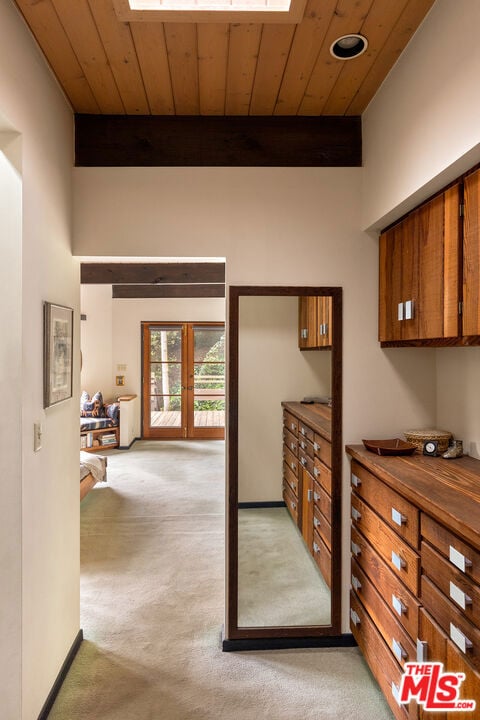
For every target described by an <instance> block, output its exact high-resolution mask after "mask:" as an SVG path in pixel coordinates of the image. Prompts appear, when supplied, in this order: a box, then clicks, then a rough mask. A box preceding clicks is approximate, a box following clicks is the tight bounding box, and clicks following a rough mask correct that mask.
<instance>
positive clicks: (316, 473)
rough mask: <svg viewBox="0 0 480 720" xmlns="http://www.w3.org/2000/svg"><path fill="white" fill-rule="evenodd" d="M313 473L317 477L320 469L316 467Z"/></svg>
mask: <svg viewBox="0 0 480 720" xmlns="http://www.w3.org/2000/svg"><path fill="white" fill-rule="evenodd" d="M313 474H314V475H315V477H318V476H319V475H320V470H319V469H318V468H317V467H314V468H313Z"/></svg>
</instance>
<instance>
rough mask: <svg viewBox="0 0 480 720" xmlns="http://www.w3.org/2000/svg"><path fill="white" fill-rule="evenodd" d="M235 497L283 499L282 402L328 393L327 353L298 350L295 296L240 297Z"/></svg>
mask: <svg viewBox="0 0 480 720" xmlns="http://www.w3.org/2000/svg"><path fill="white" fill-rule="evenodd" d="M239 304H240V312H239V377H238V383H239V398H238V457H239V463H238V497H239V501H240V502H247V501H248V502H258V501H271V500H281V499H282V442H283V441H282V408H281V405H280V403H281V402H282V400H301V399H302V398H303V397H305V396H306V395H310V396H317V397H321V396H326V395H328V396H329V395H330V393H331V352H330V351H329V350H324V351H321V352H320V351H313V350H312V351H304V352H301V351H300V350H299V349H298V298H296V297H268V296H267V297H241V298H240V301H239Z"/></svg>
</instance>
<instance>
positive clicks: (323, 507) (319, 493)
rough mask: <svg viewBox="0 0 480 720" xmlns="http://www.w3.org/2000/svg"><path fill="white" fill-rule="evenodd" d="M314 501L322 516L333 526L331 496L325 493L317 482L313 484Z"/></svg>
mask: <svg viewBox="0 0 480 720" xmlns="http://www.w3.org/2000/svg"><path fill="white" fill-rule="evenodd" d="M313 501H314V504H315V505H316V506H317V508H318V509H319V510H320V512H321V513H322V515H324V516H325V517H326V518H327V520H328V522H329V523H330V524H332V501H331V498H330V495H328V493H326V492H325V490H324V489H323V488H322V486H321V485H320V484H319V483H318V482H317V481H316V480H315V481H314V483H313Z"/></svg>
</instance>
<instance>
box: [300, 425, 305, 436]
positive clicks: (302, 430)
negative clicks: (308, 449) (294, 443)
mask: <svg viewBox="0 0 480 720" xmlns="http://www.w3.org/2000/svg"><path fill="white" fill-rule="evenodd" d="M300 432H301V433H302V435H305V428H304V427H303V426H302V427H301V428H300Z"/></svg>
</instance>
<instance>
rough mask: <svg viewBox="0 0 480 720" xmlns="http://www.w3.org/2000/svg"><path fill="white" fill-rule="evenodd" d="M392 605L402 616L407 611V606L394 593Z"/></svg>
mask: <svg viewBox="0 0 480 720" xmlns="http://www.w3.org/2000/svg"><path fill="white" fill-rule="evenodd" d="M392 607H393V609H394V610H395V612H396V613H397V615H400V617H402V615H404V614H405V613H406V612H407V608H406V607H405V605H404V604H403V603H402V601H401V600H400V598H398V597H397V596H396V595H392Z"/></svg>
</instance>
